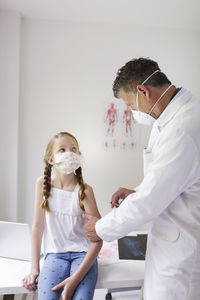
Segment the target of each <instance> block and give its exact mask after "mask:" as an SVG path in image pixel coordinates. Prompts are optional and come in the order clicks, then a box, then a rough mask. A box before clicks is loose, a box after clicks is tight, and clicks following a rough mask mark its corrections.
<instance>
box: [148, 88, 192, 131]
mask: <svg viewBox="0 0 200 300" xmlns="http://www.w3.org/2000/svg"><path fill="white" fill-rule="evenodd" d="M191 97H192V93H191V92H190V91H189V90H187V89H186V90H185V92H184V93H183V94H181V95H180V96H179V97H178V96H177V98H176V99H174V100H173V101H171V102H170V103H169V104H168V105H167V107H166V108H165V110H164V111H163V112H162V114H161V115H160V117H159V118H158V119H157V120H156V122H155V123H154V125H157V127H158V129H159V130H161V129H162V127H164V126H165V125H166V124H167V123H168V122H169V121H170V120H171V119H172V118H173V117H174V116H175V114H176V113H177V112H178V111H179V109H180V108H181V107H182V106H183V105H184V104H185V103H186V102H188V101H189V100H190V99H191Z"/></svg>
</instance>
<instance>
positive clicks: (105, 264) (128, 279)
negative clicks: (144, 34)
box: [0, 257, 145, 295]
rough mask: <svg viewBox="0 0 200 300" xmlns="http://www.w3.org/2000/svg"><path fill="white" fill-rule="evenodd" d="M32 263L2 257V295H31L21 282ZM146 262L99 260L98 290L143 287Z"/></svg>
mask: <svg viewBox="0 0 200 300" xmlns="http://www.w3.org/2000/svg"><path fill="white" fill-rule="evenodd" d="M30 264H31V263H30V262H28V261H20V260H14V259H8V258H2V257H0V295H4V294H23V293H30V292H29V291H28V290H27V289H25V288H24V287H22V283H21V280H22V278H23V277H24V276H25V275H27V274H28V273H29V271H30ZM144 264H145V263H144V261H135V260H128V261H127V260H118V261H117V260H116V259H115V260H114V261H112V259H111V260H109V259H108V260H106V259H105V260H104V259H99V273H98V281H97V285H96V288H109V289H111V288H119V287H120V288H123V287H141V285H142V283H143V278H144Z"/></svg>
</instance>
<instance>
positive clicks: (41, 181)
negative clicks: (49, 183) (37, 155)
mask: <svg viewBox="0 0 200 300" xmlns="http://www.w3.org/2000/svg"><path fill="white" fill-rule="evenodd" d="M43 184H44V175H42V176H40V177H38V178H37V179H36V182H35V185H36V187H37V188H42V187H43Z"/></svg>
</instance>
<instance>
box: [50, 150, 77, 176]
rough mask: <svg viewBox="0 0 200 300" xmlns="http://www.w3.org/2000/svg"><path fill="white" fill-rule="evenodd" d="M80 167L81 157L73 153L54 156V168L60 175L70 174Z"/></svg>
mask: <svg viewBox="0 0 200 300" xmlns="http://www.w3.org/2000/svg"><path fill="white" fill-rule="evenodd" d="M80 166H81V156H80V155H78V154H76V153H74V152H68V151H67V152H62V153H57V154H55V164H54V167H55V168H56V169H58V170H59V171H60V172H61V173H64V174H71V173H73V172H75V170H77V169H78V168H79V167H80Z"/></svg>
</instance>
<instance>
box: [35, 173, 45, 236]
mask: <svg viewBox="0 0 200 300" xmlns="http://www.w3.org/2000/svg"><path fill="white" fill-rule="evenodd" d="M43 182H44V178H43V176H42V177H40V178H38V179H37V180H36V184H35V205H34V218H33V226H36V227H40V228H41V230H43V228H44V219H45V211H44V209H42V208H41V207H40V205H41V203H42V201H43Z"/></svg>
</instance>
